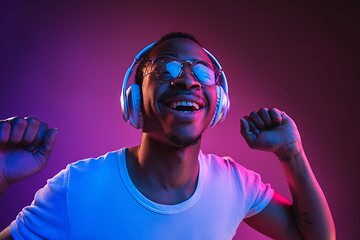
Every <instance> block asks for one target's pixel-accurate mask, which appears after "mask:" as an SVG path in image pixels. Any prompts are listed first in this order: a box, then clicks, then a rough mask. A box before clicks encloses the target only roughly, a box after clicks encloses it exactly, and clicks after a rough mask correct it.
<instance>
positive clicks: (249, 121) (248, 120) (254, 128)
mask: <svg viewBox="0 0 360 240" xmlns="http://www.w3.org/2000/svg"><path fill="white" fill-rule="evenodd" d="M244 119H245V120H246V121H247V123H248V124H249V127H250V131H251V132H252V133H253V134H256V135H257V134H259V133H260V130H259V129H257V128H256V126H255V123H254V122H253V121H251V119H250V117H249V116H245V117H244Z"/></svg>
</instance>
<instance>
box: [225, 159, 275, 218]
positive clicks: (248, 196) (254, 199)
mask: <svg viewBox="0 0 360 240" xmlns="http://www.w3.org/2000/svg"><path fill="white" fill-rule="evenodd" d="M226 159H228V160H230V161H231V162H232V164H233V165H234V167H235V169H236V172H237V175H238V179H239V182H240V186H241V188H242V196H243V197H244V209H245V210H246V215H245V218H248V217H251V216H254V215H255V214H257V213H259V212H260V211H261V210H263V209H264V208H265V207H266V206H267V205H268V203H269V202H270V200H271V199H272V197H273V195H274V190H273V189H272V188H271V186H270V184H269V183H263V182H262V180H261V176H260V175H259V174H258V173H256V172H254V171H251V170H249V169H246V168H245V167H243V166H241V165H240V164H238V163H236V162H235V161H234V160H232V159H229V158H226Z"/></svg>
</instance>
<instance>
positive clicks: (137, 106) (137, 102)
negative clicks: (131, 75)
mask: <svg viewBox="0 0 360 240" xmlns="http://www.w3.org/2000/svg"><path fill="white" fill-rule="evenodd" d="M126 100H127V104H128V106H127V107H128V113H129V120H130V124H131V125H132V126H133V127H134V128H136V129H140V128H143V126H144V124H143V115H142V111H141V94H140V86H139V85H138V84H131V85H130V86H129V88H128V89H127V90H126Z"/></svg>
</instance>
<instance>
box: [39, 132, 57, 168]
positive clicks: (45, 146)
mask: <svg viewBox="0 0 360 240" xmlns="http://www.w3.org/2000/svg"><path fill="white" fill-rule="evenodd" d="M57 134H58V130H57V129H56V128H51V129H50V130H48V131H47V132H46V134H45V136H44V138H43V140H42V142H41V145H40V147H39V148H38V150H37V151H36V152H35V153H34V156H36V157H37V158H38V159H39V160H40V162H41V163H42V164H43V166H45V164H46V162H47V160H48V158H49V156H50V154H51V152H52V151H53V150H54V147H55V140H56V136H57Z"/></svg>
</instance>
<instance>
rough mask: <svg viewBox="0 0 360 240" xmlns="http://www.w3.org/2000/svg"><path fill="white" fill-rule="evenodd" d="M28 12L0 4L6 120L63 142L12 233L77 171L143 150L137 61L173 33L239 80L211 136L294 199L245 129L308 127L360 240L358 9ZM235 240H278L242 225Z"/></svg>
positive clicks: (209, 4) (0, 99)
mask: <svg viewBox="0 0 360 240" xmlns="http://www.w3.org/2000/svg"><path fill="white" fill-rule="evenodd" d="M289 2H290V1H273V2H270V1H265V0H264V1H252V2H250V1H238V2H237V3H235V1H228V0H223V1H210V0H209V1H205V0H203V1H195V0H192V1H188V0H184V1H177V2H175V1H132V2H130V1H126V2H125V1H87V2H85V1H71V2H70V1H40V0H38V1H20V0H4V1H1V3H0V81H1V84H0V118H2V119H4V118H8V117H11V116H35V117H37V118H39V119H40V120H42V121H45V122H47V123H48V124H49V126H51V127H57V128H58V129H59V134H58V138H57V143H56V148H55V150H54V152H53V154H52V156H51V157H50V160H49V163H48V165H47V167H46V168H45V170H44V171H42V172H41V173H39V174H37V175H36V176H33V177H31V178H29V179H27V180H25V181H23V182H21V183H17V184H14V185H13V186H12V187H11V188H10V189H9V190H8V192H6V194H5V195H4V198H3V199H2V201H1V204H0V228H5V227H6V226H7V225H8V224H9V223H10V222H11V221H12V220H13V219H14V218H15V217H16V214H17V213H18V212H19V211H20V210H21V209H22V208H23V207H24V206H26V205H27V204H30V203H31V201H32V199H33V196H34V194H35V192H36V191H37V190H38V189H39V188H41V187H42V186H43V185H44V184H45V183H46V179H48V178H51V177H52V176H54V175H55V174H56V173H57V172H59V171H60V170H61V169H63V168H65V166H66V165H67V164H68V163H70V162H73V161H76V160H79V159H83V158H87V157H97V156H99V155H102V154H104V153H105V152H107V151H111V150H116V149H119V148H122V147H125V146H134V145H137V144H139V143H140V136H141V131H136V130H134V129H133V128H132V127H131V126H130V124H126V123H125V122H124V121H123V120H122V117H121V112H120V105H119V96H120V89H121V85H122V79H123V76H124V74H125V72H126V70H127V68H128V67H129V65H130V63H131V62H132V59H133V57H134V56H135V54H136V53H137V52H138V51H139V50H140V49H142V48H143V47H144V46H146V45H148V44H149V43H151V42H154V41H156V40H157V39H158V38H159V37H160V36H161V35H163V34H165V33H167V32H170V31H178V30H180V31H185V32H189V33H193V34H194V35H195V36H196V37H197V38H198V40H199V41H200V42H201V43H202V44H203V45H204V46H205V47H206V48H207V49H208V50H210V51H211V52H212V53H213V54H214V55H215V56H216V58H217V59H218V60H219V61H220V62H221V64H222V66H223V68H224V70H225V72H226V74H227V77H228V81H229V87H230V98H231V103H232V104H231V110H230V113H229V115H228V118H227V120H226V121H225V122H224V123H221V124H220V125H218V126H217V127H215V128H213V129H209V130H208V131H207V132H206V133H205V134H204V137H203V143H202V149H203V151H204V152H205V153H215V154H218V155H221V156H223V155H230V156H232V157H233V158H234V159H235V160H236V161H237V162H239V163H241V164H242V165H244V166H245V167H247V168H250V169H253V170H255V171H257V172H259V173H260V174H261V175H262V177H263V181H265V182H270V183H271V184H272V186H273V187H274V188H275V189H276V190H277V191H278V192H280V193H281V194H283V195H284V196H286V197H288V198H289V197H290V194H289V190H288V187H287V183H286V180H285V177H284V174H283V172H282V170H281V168H280V164H279V163H278V162H277V159H276V158H275V157H274V156H273V155H272V154H269V153H263V152H259V151H254V150H250V149H249V148H248V147H247V145H246V143H245V141H244V140H243V139H242V137H241V135H240V133H239V119H240V118H241V117H242V116H244V115H246V114H249V113H250V112H251V111H253V110H258V109H259V108H260V107H268V108H270V107H278V108H280V109H282V110H284V111H286V112H287V113H288V114H289V115H290V116H291V117H292V118H293V119H294V120H295V121H296V123H297V125H298V128H299V129H300V132H301V134H302V139H303V144H304V147H305V151H306V153H307V155H308V158H309V160H310V163H311V165H312V167H313V170H314V172H315V174H316V176H317V179H318V181H319V182H320V184H321V186H322V188H323V190H324V192H325V195H326V196H327V199H328V202H329V205H330V208H331V210H332V214H333V217H334V219H335V224H336V228H337V235H338V239H341V240H342V239H345V240H348V239H360V233H359V231H358V226H359V222H360V221H359V220H360V217H359V216H360V207H359V197H360V194H359V180H360V173H359V165H360V164H359V160H360V159H359V153H358V150H359V144H360V141H359V134H360V124H359V123H358V122H359V121H358V119H359V118H360V113H359V104H360V97H359V93H358V92H359V80H360V73H359V63H360V62H359V55H360V51H359V43H360V37H359V29H360V26H359V25H360V24H359V23H360V18H359V16H360V4H359V2H358V1H356V2H355V1H354V2H349V1H324V2H321V1H314V2H313V3H294V2H295V1H292V2H293V3H289ZM235 239H260V240H261V239H268V238H267V237H265V236H262V235H261V234H259V233H257V232H255V231H254V230H252V229H250V228H249V227H248V226H246V225H245V224H243V223H242V224H241V225H240V227H239V229H238V233H237V236H236V237H235Z"/></svg>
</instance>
